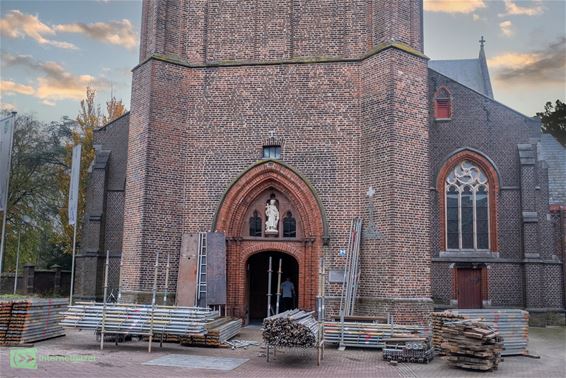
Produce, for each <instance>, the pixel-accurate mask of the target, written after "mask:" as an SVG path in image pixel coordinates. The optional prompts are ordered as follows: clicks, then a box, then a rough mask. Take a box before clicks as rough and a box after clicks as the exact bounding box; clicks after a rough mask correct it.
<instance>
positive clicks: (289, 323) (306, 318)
mask: <svg viewBox="0 0 566 378" xmlns="http://www.w3.org/2000/svg"><path fill="white" fill-rule="evenodd" d="M313 313H314V311H313V312H306V311H302V310H289V311H285V312H282V313H280V314H277V315H273V316H270V317H268V318H265V319H264V320H263V339H264V341H265V343H266V344H269V345H272V346H277V347H305V348H309V347H315V346H317V341H318V328H319V326H318V322H317V321H316V320H315V319H314V317H313V316H312V315H313Z"/></svg>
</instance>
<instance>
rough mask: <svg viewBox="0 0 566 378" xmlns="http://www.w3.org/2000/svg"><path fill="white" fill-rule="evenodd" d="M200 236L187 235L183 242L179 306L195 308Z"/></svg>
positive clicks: (178, 290) (178, 292)
mask: <svg viewBox="0 0 566 378" xmlns="http://www.w3.org/2000/svg"><path fill="white" fill-rule="evenodd" d="M198 237H199V235H198V234H185V235H183V239H182V241H181V256H180V258H179V275H178V278H177V296H176V300H177V306H194V305H195V297H196V290H197V267H198Z"/></svg>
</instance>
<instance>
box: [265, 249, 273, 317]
mask: <svg viewBox="0 0 566 378" xmlns="http://www.w3.org/2000/svg"><path fill="white" fill-rule="evenodd" d="M271 260H272V257H271V256H269V269H268V270H267V316H266V317H267V318H269V317H270V316H271V273H272V272H273V270H272V269H271Z"/></svg>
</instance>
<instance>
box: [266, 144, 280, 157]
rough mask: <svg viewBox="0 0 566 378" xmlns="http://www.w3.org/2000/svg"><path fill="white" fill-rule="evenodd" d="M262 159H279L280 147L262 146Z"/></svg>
mask: <svg viewBox="0 0 566 378" xmlns="http://www.w3.org/2000/svg"><path fill="white" fill-rule="evenodd" d="M263 158H264V159H280V158H281V146H263Z"/></svg>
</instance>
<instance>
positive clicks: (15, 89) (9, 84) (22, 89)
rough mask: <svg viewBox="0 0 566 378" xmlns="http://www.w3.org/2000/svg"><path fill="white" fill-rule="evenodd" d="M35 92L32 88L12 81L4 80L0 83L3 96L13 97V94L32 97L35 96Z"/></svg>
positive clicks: (0, 91)
mask: <svg viewBox="0 0 566 378" xmlns="http://www.w3.org/2000/svg"><path fill="white" fill-rule="evenodd" d="M34 92H35V90H34V89H33V87H32V86H29V85H23V84H18V83H15V82H13V81H10V80H2V81H0V93H2V94H3V95H11V94H15V93H18V94H24V95H32V94H34Z"/></svg>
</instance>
